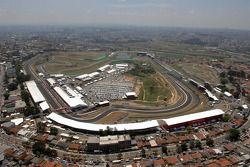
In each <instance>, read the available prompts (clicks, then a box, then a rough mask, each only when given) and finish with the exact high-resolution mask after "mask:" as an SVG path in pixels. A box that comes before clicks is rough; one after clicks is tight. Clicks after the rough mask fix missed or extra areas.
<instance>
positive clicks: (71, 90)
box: [66, 86, 83, 98]
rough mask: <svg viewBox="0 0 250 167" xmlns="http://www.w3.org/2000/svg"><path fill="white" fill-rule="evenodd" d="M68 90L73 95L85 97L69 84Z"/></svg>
mask: <svg viewBox="0 0 250 167" xmlns="http://www.w3.org/2000/svg"><path fill="white" fill-rule="evenodd" d="M66 91H67V92H68V93H69V94H70V95H71V96H73V97H79V98H82V97H83V95H82V94H81V93H79V92H78V91H77V90H73V89H71V88H70V87H68V86H66Z"/></svg>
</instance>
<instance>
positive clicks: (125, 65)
mask: <svg viewBox="0 0 250 167" xmlns="http://www.w3.org/2000/svg"><path fill="white" fill-rule="evenodd" d="M115 66H116V67H117V68H119V67H128V64H116V65H115Z"/></svg>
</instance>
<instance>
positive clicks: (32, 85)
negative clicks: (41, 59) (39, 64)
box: [25, 81, 45, 103]
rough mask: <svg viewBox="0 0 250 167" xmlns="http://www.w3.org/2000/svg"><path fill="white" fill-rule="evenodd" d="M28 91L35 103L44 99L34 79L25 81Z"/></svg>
mask: <svg viewBox="0 0 250 167" xmlns="http://www.w3.org/2000/svg"><path fill="white" fill-rule="evenodd" d="M25 84H26V86H27V88H28V91H29V93H30V95H31V97H32V99H33V101H34V102H35V103H41V102H43V101H45V98H44V96H43V95H42V93H41V92H40V90H39V89H38V87H37V85H36V82H35V81H27V82H25Z"/></svg>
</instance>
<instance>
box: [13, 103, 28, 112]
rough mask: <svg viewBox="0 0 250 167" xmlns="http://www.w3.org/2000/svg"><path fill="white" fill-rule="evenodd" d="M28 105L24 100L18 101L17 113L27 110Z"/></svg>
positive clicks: (16, 105)
mask: <svg viewBox="0 0 250 167" xmlns="http://www.w3.org/2000/svg"><path fill="white" fill-rule="evenodd" d="M25 107H26V103H25V102H24V101H22V100H17V101H16V102H15V111H16V112H23V111H24V110H25Z"/></svg>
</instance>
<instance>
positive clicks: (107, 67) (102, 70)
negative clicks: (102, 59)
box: [98, 64, 111, 72]
mask: <svg viewBox="0 0 250 167" xmlns="http://www.w3.org/2000/svg"><path fill="white" fill-rule="evenodd" d="M110 67H111V65H109V64H107V65H105V66H102V67H100V68H98V71H100V72H104V71H106V70H108V69H110Z"/></svg>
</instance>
